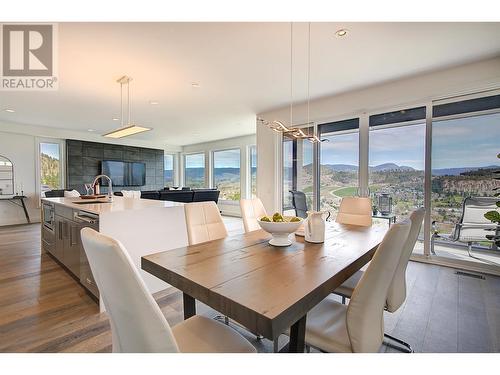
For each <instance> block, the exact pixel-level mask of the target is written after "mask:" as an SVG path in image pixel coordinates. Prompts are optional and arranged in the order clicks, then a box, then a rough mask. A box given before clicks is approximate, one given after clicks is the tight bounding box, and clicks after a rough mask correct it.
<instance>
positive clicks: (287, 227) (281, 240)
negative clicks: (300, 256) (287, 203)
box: [257, 216, 304, 246]
mask: <svg viewBox="0 0 500 375" xmlns="http://www.w3.org/2000/svg"><path fill="white" fill-rule="evenodd" d="M292 217H293V216H283V219H284V221H283V222H278V223H276V222H269V221H261V220H260V219H258V220H257V221H258V223H259V225H260V227H261V228H262V229H264V230H265V231H266V232H268V233H271V234H272V236H273V238H272V239H271V240H270V241H269V244H270V245H273V246H290V245H291V244H292V241H290V238H288V236H289V235H290V234H291V233H293V232H295V231H296V230H297V229H299V227H300V226H301V225H302V223H303V221H304V219H300V221H294V222H290V221H289V220H290V219H291V218H292Z"/></svg>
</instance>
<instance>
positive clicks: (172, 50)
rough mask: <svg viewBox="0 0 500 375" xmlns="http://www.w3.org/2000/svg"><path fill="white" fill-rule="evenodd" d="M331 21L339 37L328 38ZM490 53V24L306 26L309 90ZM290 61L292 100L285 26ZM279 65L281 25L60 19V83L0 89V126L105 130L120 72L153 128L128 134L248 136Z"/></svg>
mask: <svg viewBox="0 0 500 375" xmlns="http://www.w3.org/2000/svg"><path fill="white" fill-rule="evenodd" d="M340 28H347V29H348V30H349V34H348V36H347V37H345V38H338V37H336V36H335V31H336V30H337V29H340ZM499 54H500V23H314V24H312V25H311V89H310V91H311V97H312V98H316V97H322V96H326V95H331V94H336V93H340V92H344V91H348V90H352V89H355V88H359V87H362V86H368V85H373V84H376V83H380V82H384V81H387V80H394V79H398V78H401V77H404V76H408V75H413V74H417V73H420V72H425V71H430V70H436V69H441V68H445V67H447V66H451V65H458V64H462V63H466V62H469V61H474V60H479V59H482V58H487V57H490V56H495V55H499ZM294 60H295V61H294V98H295V100H298V101H303V100H305V99H306V95H307V81H306V72H307V71H306V67H307V65H306V64H307V24H303V23H302V24H294ZM289 69H290V25H289V24H286V23H63V24H59V90H58V91H55V92H6V91H3V92H1V91H0V121H1V120H4V121H6V122H15V123H24V124H31V125H43V126H50V127H56V128H65V129H71V130H80V131H85V132H86V131H87V129H89V128H92V129H95V130H96V131H98V132H101V133H105V132H107V131H110V130H112V129H114V128H115V127H117V126H118V125H119V124H118V122H116V121H112V118H113V116H116V115H119V105H120V102H119V85H118V84H117V83H115V80H116V79H117V78H118V77H119V76H121V75H123V74H127V75H130V76H132V77H133V78H134V81H133V83H132V84H131V90H132V119H133V120H134V121H135V122H137V123H139V124H141V125H145V126H150V127H153V128H154V130H153V131H152V132H149V133H144V134H141V135H137V136H135V137H136V138H137V139H139V140H146V141H148V140H150V141H155V142H158V141H162V142H164V143H165V144H170V145H186V144H193V143H199V142H204V141H210V140H216V139H221V138H229V137H234V136H239V135H245V134H251V133H254V132H255V114H257V113H260V112H264V111H266V110H269V109H272V108H277V107H281V106H284V105H286V104H287V103H288V102H289V95H290V70H289ZM192 82H197V83H199V84H200V88H193V87H192V85H191V83H192ZM151 100H155V101H158V102H159V105H156V106H152V105H150V104H149V102H150V101H151ZM5 108H13V109H15V110H16V112H15V113H7V112H4V110H3V109H5Z"/></svg>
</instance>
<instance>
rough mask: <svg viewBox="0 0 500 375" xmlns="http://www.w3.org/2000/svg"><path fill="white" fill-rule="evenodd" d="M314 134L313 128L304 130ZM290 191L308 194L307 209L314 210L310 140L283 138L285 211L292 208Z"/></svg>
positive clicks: (311, 147)
mask: <svg viewBox="0 0 500 375" xmlns="http://www.w3.org/2000/svg"><path fill="white" fill-rule="evenodd" d="M303 131H304V132H305V133H306V134H312V133H313V128H304V129H303ZM290 190H298V191H302V192H304V193H305V194H306V199H307V207H308V208H309V209H313V208H314V207H313V202H314V198H313V197H314V189H313V144H312V143H311V142H310V141H308V140H303V139H295V138H293V137H286V136H285V137H283V209H284V210H289V209H291V208H292V195H291V193H290Z"/></svg>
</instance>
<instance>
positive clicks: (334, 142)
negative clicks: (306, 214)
mask: <svg viewBox="0 0 500 375" xmlns="http://www.w3.org/2000/svg"><path fill="white" fill-rule="evenodd" d="M318 132H319V135H320V138H321V139H322V140H323V142H321V146H320V159H319V161H320V163H319V164H320V168H319V202H320V209H321V210H328V211H330V212H331V213H332V215H333V216H332V217H335V216H336V214H337V211H338V208H339V206H340V201H341V200H342V197H345V196H352V195H357V192H358V185H359V183H358V181H359V119H357V118H355V119H350V120H345V121H336V122H331V123H328V124H321V125H319V126H318Z"/></svg>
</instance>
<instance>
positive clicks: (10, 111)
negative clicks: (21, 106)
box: [5, 108, 15, 113]
mask: <svg viewBox="0 0 500 375" xmlns="http://www.w3.org/2000/svg"><path fill="white" fill-rule="evenodd" d="M5 112H9V113H14V112H15V111H14V110H13V109H12V108H7V109H6V110H5Z"/></svg>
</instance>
